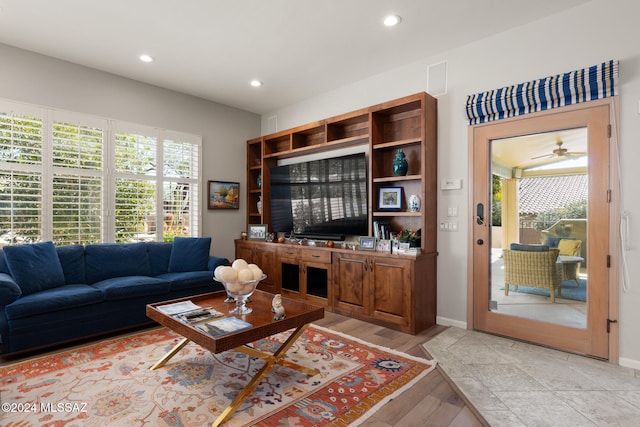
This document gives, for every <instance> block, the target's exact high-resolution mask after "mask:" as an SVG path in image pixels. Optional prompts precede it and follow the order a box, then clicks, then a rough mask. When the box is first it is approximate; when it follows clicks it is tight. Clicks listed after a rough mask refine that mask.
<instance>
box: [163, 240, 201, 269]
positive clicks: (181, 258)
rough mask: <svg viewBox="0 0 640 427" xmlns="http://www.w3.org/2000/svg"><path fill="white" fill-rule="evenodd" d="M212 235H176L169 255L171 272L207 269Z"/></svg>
mask: <svg viewBox="0 0 640 427" xmlns="http://www.w3.org/2000/svg"><path fill="white" fill-rule="evenodd" d="M210 248H211V237H176V238H175V239H174V240H173V247H172V248H171V256H170V257H169V273H177V272H183V271H206V270H207V263H208V262H209V249H210Z"/></svg>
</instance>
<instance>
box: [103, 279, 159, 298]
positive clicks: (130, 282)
mask: <svg viewBox="0 0 640 427" xmlns="http://www.w3.org/2000/svg"><path fill="white" fill-rule="evenodd" d="M91 286H93V287H94V288H96V289H99V290H100V291H101V292H102V293H103V294H104V297H105V299H106V300H124V299H130V298H136V297H145V296H149V295H162V294H166V293H169V282H167V281H166V280H162V279H157V278H155V277H147V276H129V277H114V278H111V279H106V280H102V281H100V282H96V283H94V284H93V285H91Z"/></svg>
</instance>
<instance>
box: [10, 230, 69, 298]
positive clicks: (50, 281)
mask: <svg viewBox="0 0 640 427" xmlns="http://www.w3.org/2000/svg"><path fill="white" fill-rule="evenodd" d="M3 251H4V253H5V256H6V257H7V264H8V265H9V270H10V271H11V275H12V276H13V278H14V279H15V281H16V283H17V284H18V285H19V286H20V288H21V289H22V295H29V294H33V293H35V292H39V291H42V290H45V289H51V288H54V287H57V286H62V285H64V284H65V281H64V272H63V271H62V265H61V264H60V259H59V258H58V252H56V247H55V246H54V245H53V242H42V243H34V244H28V245H16V246H5V247H4V248H3Z"/></svg>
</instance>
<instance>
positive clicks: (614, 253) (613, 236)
mask: <svg viewBox="0 0 640 427" xmlns="http://www.w3.org/2000/svg"><path fill="white" fill-rule="evenodd" d="M599 106H608V107H609V114H610V117H609V119H610V123H611V127H612V132H611V137H610V139H609V163H610V165H609V174H610V176H609V182H610V188H611V190H612V197H611V203H610V216H609V230H608V231H609V248H608V252H609V254H610V256H611V264H610V268H609V269H608V280H609V306H608V311H609V316H608V317H609V318H610V319H613V320H618V318H619V269H620V262H619V259H620V256H619V255H620V236H619V233H618V229H619V222H620V200H619V192H618V190H619V188H620V187H619V174H618V162H617V159H618V156H619V152H618V135H619V126H618V123H619V121H618V118H619V114H618V111H619V99H618V96H615V97H611V98H606V99H601V100H595V101H589V102H585V103H580V104H575V105H571V106H566V107H561V108H556V109H552V110H546V111H541V112H537V113H531V114H527V115H526V116H519V117H513V118H509V119H503V120H501V122H502V123H509V122H515V121H519V120H522V119H525V118H538V117H546V116H552V115H554V114H557V113H564V112H570V111H576V110H582V109H586V108H592V107H599ZM494 124H495V122H490V123H485V124H480V125H475V126H469V129H468V153H469V156H468V166H469V168H468V170H469V175H468V180H469V181H468V182H469V183H470V184H469V191H468V206H469V215H468V229H469V238H468V241H467V261H468V262H467V329H470V330H473V329H475V325H474V292H475V290H474V283H473V277H474V271H476V269H483V268H484V269H488V260H486V262H485V263H484V265H474V247H475V244H476V243H475V240H476V238H477V236H476V232H475V230H476V227H475V205H474V203H475V197H474V192H473V189H474V186H473V185H472V184H471V183H473V182H474V179H475V173H476V172H477V171H476V170H475V169H474V166H475V163H474V160H475V157H476V155H483V156H484V155H485V154H483V153H478V152H477V150H475V147H474V130H475V129H477V128H478V127H481V126H488V125H494ZM487 160H488V161H490V159H487ZM485 211H486V208H485ZM487 273H488V272H487ZM618 325H619V324H618V323H612V324H611V329H610V333H609V343H608V347H609V358H608V360H609V362H610V363H615V364H618V362H619V354H620V353H619V326H618Z"/></svg>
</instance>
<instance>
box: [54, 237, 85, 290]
mask: <svg viewBox="0 0 640 427" xmlns="http://www.w3.org/2000/svg"><path fill="white" fill-rule="evenodd" d="M56 250H57V251H58V258H60V264H61V265H62V271H63V272H64V280H65V282H66V284H67V285H71V284H74V283H77V284H79V283H87V275H86V274H85V268H84V246H82V245H68V246H58V247H56Z"/></svg>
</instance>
